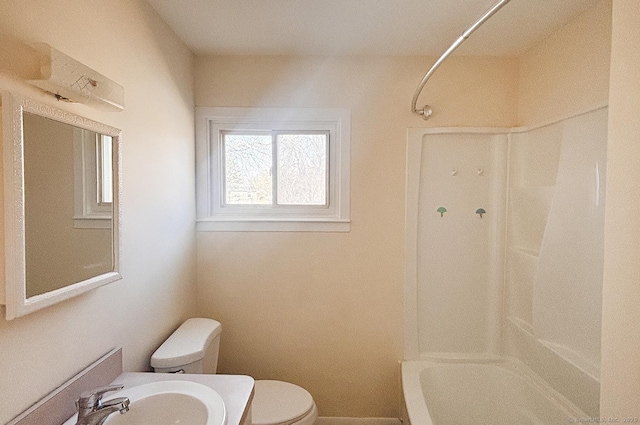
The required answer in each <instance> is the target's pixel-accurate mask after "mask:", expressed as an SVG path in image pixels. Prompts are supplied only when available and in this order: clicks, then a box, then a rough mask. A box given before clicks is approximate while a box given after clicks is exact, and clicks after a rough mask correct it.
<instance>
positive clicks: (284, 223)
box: [196, 218, 351, 233]
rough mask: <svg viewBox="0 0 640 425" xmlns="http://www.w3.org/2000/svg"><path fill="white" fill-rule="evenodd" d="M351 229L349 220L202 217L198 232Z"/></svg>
mask: <svg viewBox="0 0 640 425" xmlns="http://www.w3.org/2000/svg"><path fill="white" fill-rule="evenodd" d="M350 230H351V222H350V221H349V220H340V221H338V220H322V219H320V220H309V219H299V220H292V219H289V220H281V219H260V220H256V219H242V220H238V219H212V218H207V219H200V220H196V231H198V232H335V233H347V232H349V231H350Z"/></svg>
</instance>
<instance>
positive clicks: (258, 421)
mask: <svg viewBox="0 0 640 425" xmlns="http://www.w3.org/2000/svg"><path fill="white" fill-rule="evenodd" d="M317 416H318V410H317V409H316V405H315V403H314V402H313V397H311V394H309V392H308V391H307V390H305V389H304V388H301V387H299V386H297V385H294V384H291V383H289V382H282V381H270V380H261V381H256V383H255V393H254V396H253V402H252V404H251V417H252V421H253V425H307V424H309V425H311V424H313V423H314V422H315V419H316V417H317Z"/></svg>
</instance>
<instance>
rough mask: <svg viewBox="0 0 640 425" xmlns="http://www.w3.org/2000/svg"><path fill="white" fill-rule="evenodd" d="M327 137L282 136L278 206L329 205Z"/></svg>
mask: <svg viewBox="0 0 640 425" xmlns="http://www.w3.org/2000/svg"><path fill="white" fill-rule="evenodd" d="M327 138H328V137H327V134H279V135H278V136H277V149H278V178H277V182H278V204H279V205H326V203H327V142H328V141H327Z"/></svg>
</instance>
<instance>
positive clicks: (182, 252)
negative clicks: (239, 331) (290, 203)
mask: <svg viewBox="0 0 640 425" xmlns="http://www.w3.org/2000/svg"><path fill="white" fill-rule="evenodd" d="M0 31H2V33H3V34H2V35H3V36H11V37H13V38H16V39H19V40H23V41H25V42H39V41H44V42H47V43H49V44H51V45H52V46H54V47H55V48H57V49H59V50H61V51H63V52H64V53H66V54H68V55H69V56H71V57H73V58H75V59H77V60H79V61H80V62H82V63H84V64H86V65H88V66H89V67H91V68H93V69H95V70H96V71H98V72H100V73H102V74H104V75H106V76H108V77H110V78H112V79H113V80H115V81H117V82H118V83H120V84H122V85H123V86H124V89H125V110H124V112H120V113H105V112H100V111H97V110H95V109H91V108H88V107H86V106H83V105H68V104H62V103H61V104H58V103H55V100H51V99H52V98H50V97H49V96H45V95H42V94H41V93H40V92H39V91H37V90H36V89H33V88H31V86H28V85H26V84H24V83H22V82H21V81H20V80H19V79H18V78H15V77H12V76H10V75H7V74H4V73H2V74H0V90H11V91H14V92H18V93H20V94H22V95H26V96H29V97H31V98H34V99H36V100H39V101H41V102H46V103H49V104H55V105H56V106H58V107H60V108H64V109H67V110H70V111H73V112H76V113H80V114H83V115H86V116H88V117H89V118H91V119H94V120H97V121H100V122H104V123H106V124H109V125H112V126H114V127H118V128H121V129H122V130H123V146H122V150H123V199H122V205H123V206H122V210H123V216H122V222H123V241H122V245H123V247H122V274H123V276H124V279H123V280H122V281H119V282H116V283H112V284H110V285H107V286H105V287H103V288H100V289H97V290H95V291H92V292H90V293H88V294H86V295H83V296H80V297H78V298H75V299H73V300H70V301H66V302H63V303H62V304H59V305H56V306H54V307H51V308H48V309H46V310H43V311H40V312H36V313H33V314H30V315H28V316H25V317H22V318H18V319H15V320H13V321H5V320H4V318H0V376H1V377H2V378H1V379H0V423H5V422H7V421H8V420H10V419H11V418H12V417H13V416H15V415H17V414H18V413H20V412H21V411H22V410H24V409H25V408H27V407H28V406H29V405H31V404H32V403H34V402H36V401H37V400H38V399H39V398H40V397H42V396H44V395H45V394H47V393H48V392H49V391H51V390H53V389H54V388H55V387H56V386H57V385H59V384H60V383H62V382H64V381H65V380H66V379H68V378H69V377H71V376H72V375H73V374H75V373H76V372H77V371H79V370H80V369H81V368H83V367H84V366H86V365H87V364H89V363H90V362H92V361H93V360H94V359H96V358H97V357H99V356H100V355H102V354H103V353H105V352H106V351H108V350H110V349H111V348H113V347H117V346H121V347H123V348H124V366H125V368H126V369H127V370H144V369H147V368H148V357H149V355H150V354H151V352H152V351H153V349H154V348H155V347H156V346H157V345H159V344H160V343H161V341H162V340H163V339H164V338H165V337H166V335H167V334H168V333H170V332H171V331H172V330H173V329H174V328H175V327H177V326H178V324H179V323H180V322H181V321H182V320H183V319H184V318H186V317H188V316H191V315H192V313H193V307H194V306H195V300H194V292H195V291H194V286H193V285H194V283H195V261H194V258H195V241H194V232H193V228H194V225H193V220H194V215H195V207H194V204H195V202H194V196H193V193H194V189H193V187H194V170H193V165H192V164H193V163H194V154H193V151H194V149H193V97H192V96H193V55H192V54H191V53H190V52H189V51H188V49H187V48H186V47H185V46H184V44H183V43H182V42H181V41H179V40H178V38H177V37H176V36H175V35H174V33H173V32H172V31H171V30H169V29H168V27H167V26H166V25H165V24H164V23H163V22H162V21H161V20H160V18H159V17H158V16H157V15H156V14H155V12H154V11H153V10H152V9H151V8H150V7H149V6H148V4H147V3H146V2H143V1H131V0H110V1H108V2H96V1H92V2H87V1H85V0H57V1H55V2H51V1H47V0H34V1H30V2H24V1H20V0H5V1H2V2H1V3H0ZM1 39H3V38H0V40H1ZM0 44H2V43H0ZM0 51H3V49H0ZM27 53H28V50H27ZM7 57H8V58H9V60H11V61H19V60H21V58H20V57H17V56H15V55H8V56H5V55H0V58H4V59H3V61H4V60H6V58H7ZM24 59H25V60H26V63H27V65H24V66H17V65H16V63H12V64H4V63H0V68H6V67H9V68H11V69H13V70H14V71H15V70H18V71H19V70H23V69H26V70H29V69H30V68H29V66H28V64H29V61H30V60H32V58H29V57H26V58H24ZM3 65H7V66H3ZM0 314H1V316H2V317H4V309H3V308H1V309H0Z"/></svg>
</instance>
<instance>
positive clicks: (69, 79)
mask: <svg viewBox="0 0 640 425" xmlns="http://www.w3.org/2000/svg"><path fill="white" fill-rule="evenodd" d="M33 47H34V48H35V49H37V50H38V52H39V53H40V54H41V58H40V72H41V74H42V79H38V80H27V82H28V83H29V84H32V85H34V86H36V87H39V88H41V89H42V90H45V91H47V92H49V93H52V94H53V95H55V96H56V97H58V99H60V100H67V101H71V102H79V103H84V104H86V105H89V106H92V107H95V108H96V109H101V110H105V111H117V112H119V111H122V110H123V109H124V88H123V87H122V86H121V85H120V84H117V83H116V82H114V81H112V80H110V79H109V78H107V77H105V76H104V75H102V74H100V73H98V72H96V71H94V70H93V69H91V68H89V67H88V66H86V65H83V64H81V63H80V62H78V61H77V60H75V59H73V58H71V57H69V56H67V55H65V54H64V53H62V52H61V51H59V50H57V49H55V48H53V47H51V46H49V45H48V44H46V43H36V44H34V45H33Z"/></svg>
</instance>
